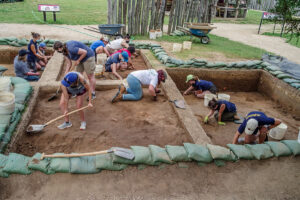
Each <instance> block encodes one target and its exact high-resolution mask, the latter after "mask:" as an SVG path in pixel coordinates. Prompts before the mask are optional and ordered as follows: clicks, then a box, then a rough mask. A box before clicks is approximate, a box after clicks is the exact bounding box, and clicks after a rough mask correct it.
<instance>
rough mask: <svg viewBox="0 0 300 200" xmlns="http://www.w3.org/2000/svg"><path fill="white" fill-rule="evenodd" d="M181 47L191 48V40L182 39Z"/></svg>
mask: <svg viewBox="0 0 300 200" xmlns="http://www.w3.org/2000/svg"><path fill="white" fill-rule="evenodd" d="M183 49H186V50H191V49H192V42H190V41H184V42H183Z"/></svg>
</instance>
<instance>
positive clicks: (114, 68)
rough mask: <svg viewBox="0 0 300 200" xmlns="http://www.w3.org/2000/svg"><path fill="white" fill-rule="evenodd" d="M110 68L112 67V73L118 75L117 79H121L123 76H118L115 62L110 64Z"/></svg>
mask: <svg viewBox="0 0 300 200" xmlns="http://www.w3.org/2000/svg"><path fill="white" fill-rule="evenodd" d="M111 69H112V73H113V74H114V75H115V76H116V77H118V79H120V80H122V79H123V78H122V77H121V76H120V74H118V72H117V63H113V64H112V65H111Z"/></svg>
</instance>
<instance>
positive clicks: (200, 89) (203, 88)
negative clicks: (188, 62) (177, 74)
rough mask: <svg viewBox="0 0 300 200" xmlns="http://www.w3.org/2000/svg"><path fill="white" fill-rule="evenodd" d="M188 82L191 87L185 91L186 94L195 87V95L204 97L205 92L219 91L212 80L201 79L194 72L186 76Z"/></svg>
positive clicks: (213, 92)
mask: <svg viewBox="0 0 300 200" xmlns="http://www.w3.org/2000/svg"><path fill="white" fill-rule="evenodd" d="M186 83H188V84H189V85H190V87H189V88H188V89H187V90H186V91H185V92H184V93H183V94H184V95H187V94H189V92H190V91H192V90H193V89H194V90H195V92H194V94H195V96H196V97H198V98H202V99H203V98H204V96H205V94H216V93H217V91H218V90H217V87H216V86H215V85H214V84H213V83H212V82H210V81H205V80H200V79H199V78H198V77H197V76H194V75H192V74H190V75H188V76H187V77H186Z"/></svg>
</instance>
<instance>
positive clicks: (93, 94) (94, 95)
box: [86, 92, 96, 101]
mask: <svg viewBox="0 0 300 200" xmlns="http://www.w3.org/2000/svg"><path fill="white" fill-rule="evenodd" d="M94 99H96V93H95V92H92V100H94ZM86 100H87V101H89V97H87V98H86Z"/></svg>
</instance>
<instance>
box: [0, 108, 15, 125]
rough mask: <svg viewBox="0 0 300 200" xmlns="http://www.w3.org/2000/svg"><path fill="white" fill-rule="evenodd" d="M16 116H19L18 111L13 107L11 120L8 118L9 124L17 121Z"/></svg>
mask: <svg viewBox="0 0 300 200" xmlns="http://www.w3.org/2000/svg"><path fill="white" fill-rule="evenodd" d="M18 114H19V109H18V108H16V107H15V111H14V112H13V113H12V115H11V118H10V122H11V123H12V122H14V121H15V120H16V119H17V116H18ZM0 118H1V117H0ZM0 123H1V122H0Z"/></svg>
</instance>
